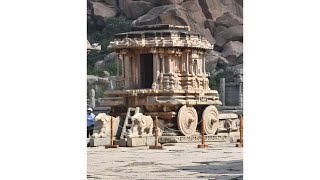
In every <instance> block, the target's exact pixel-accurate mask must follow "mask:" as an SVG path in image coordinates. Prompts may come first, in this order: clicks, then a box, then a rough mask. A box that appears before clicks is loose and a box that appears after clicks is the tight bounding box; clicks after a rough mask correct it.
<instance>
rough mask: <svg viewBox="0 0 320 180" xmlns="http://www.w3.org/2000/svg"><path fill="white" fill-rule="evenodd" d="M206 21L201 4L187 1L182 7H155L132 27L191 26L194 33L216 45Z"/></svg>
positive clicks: (133, 23)
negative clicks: (205, 24)
mask: <svg viewBox="0 0 320 180" xmlns="http://www.w3.org/2000/svg"><path fill="white" fill-rule="evenodd" d="M205 20H206V18H205V16H204V14H203V13H202V11H201V7H200V5H199V3H198V2H194V1H186V2H183V3H182V4H181V5H176V4H170V5H165V6H159V7H155V8H153V9H152V10H151V11H149V12H148V13H147V14H145V15H143V16H141V17H139V18H138V19H137V20H135V21H133V22H132V25H134V26H141V25H153V24H171V25H182V26H190V28H191V30H192V31H195V32H199V33H201V34H202V35H204V36H205V37H206V38H207V39H208V40H209V42H210V43H214V42H215V40H214V38H213V36H212V34H211V33H210V31H209V30H210V29H206V28H205V27H204V22H205Z"/></svg>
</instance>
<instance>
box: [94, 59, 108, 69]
mask: <svg viewBox="0 0 320 180" xmlns="http://www.w3.org/2000/svg"><path fill="white" fill-rule="evenodd" d="M105 67H106V62H105V61H104V60H101V61H97V62H96V63H95V64H94V69H96V70H104V69H105Z"/></svg>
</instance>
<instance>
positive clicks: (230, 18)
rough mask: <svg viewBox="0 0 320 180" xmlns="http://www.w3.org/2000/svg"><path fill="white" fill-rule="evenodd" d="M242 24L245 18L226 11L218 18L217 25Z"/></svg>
mask: <svg viewBox="0 0 320 180" xmlns="http://www.w3.org/2000/svg"><path fill="white" fill-rule="evenodd" d="M242 24H243V20H242V19H241V18H239V17H238V16H236V15H234V14H233V13H230V12H226V13H224V14H223V15H222V16H220V17H218V18H217V19H216V25H217V26H219V25H221V26H225V27H231V26H236V25H242Z"/></svg>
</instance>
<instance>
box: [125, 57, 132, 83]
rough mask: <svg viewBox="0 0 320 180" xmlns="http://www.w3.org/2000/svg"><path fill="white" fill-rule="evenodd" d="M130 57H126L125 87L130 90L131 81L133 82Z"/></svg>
mask: <svg viewBox="0 0 320 180" xmlns="http://www.w3.org/2000/svg"><path fill="white" fill-rule="evenodd" d="M130 69H131V67H130V57H129V56H128V55H127V54H126V55H125V56H124V75H125V77H124V78H125V81H124V87H125V88H129V87H130V80H131V74H130Z"/></svg>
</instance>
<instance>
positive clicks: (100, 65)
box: [94, 52, 119, 71]
mask: <svg viewBox="0 0 320 180" xmlns="http://www.w3.org/2000/svg"><path fill="white" fill-rule="evenodd" d="M118 59H119V57H118V54H117V53H115V52H112V53H110V54H108V55H106V56H105V57H104V59H103V60H101V61H97V62H96V63H95V64H94V69H95V70H100V71H102V70H105V69H106V67H107V66H108V65H110V64H114V63H117V60H118Z"/></svg>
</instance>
